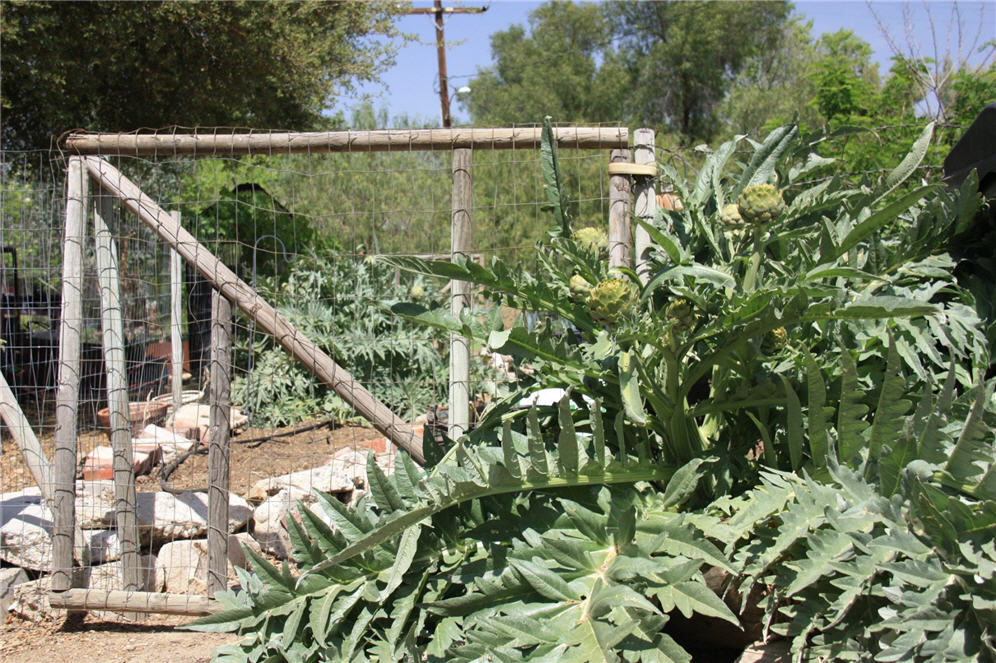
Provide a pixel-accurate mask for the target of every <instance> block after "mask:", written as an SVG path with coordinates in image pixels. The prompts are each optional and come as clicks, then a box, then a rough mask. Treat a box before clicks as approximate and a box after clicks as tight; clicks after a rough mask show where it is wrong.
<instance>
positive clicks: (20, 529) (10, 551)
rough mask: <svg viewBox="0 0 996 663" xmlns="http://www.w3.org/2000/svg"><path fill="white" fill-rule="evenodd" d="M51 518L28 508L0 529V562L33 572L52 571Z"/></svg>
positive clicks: (39, 506) (45, 509) (43, 511)
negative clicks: (1, 559) (0, 559)
mask: <svg viewBox="0 0 996 663" xmlns="http://www.w3.org/2000/svg"><path fill="white" fill-rule="evenodd" d="M51 532H52V514H51V513H50V512H49V510H48V507H46V506H45V505H43V504H28V505H27V506H25V507H23V508H22V509H21V510H20V511H19V512H18V513H17V514H16V515H15V516H13V517H11V518H9V519H7V522H5V523H4V524H3V526H0V558H3V560H4V561H6V562H8V563H10V564H12V565H14V566H20V567H23V568H25V569H31V570H33V571H44V570H48V569H50V568H52V534H51Z"/></svg>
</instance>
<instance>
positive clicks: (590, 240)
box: [572, 228, 609, 253]
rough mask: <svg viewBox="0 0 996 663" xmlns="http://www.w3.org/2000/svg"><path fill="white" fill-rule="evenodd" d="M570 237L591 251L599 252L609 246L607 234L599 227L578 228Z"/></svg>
mask: <svg viewBox="0 0 996 663" xmlns="http://www.w3.org/2000/svg"><path fill="white" fill-rule="evenodd" d="M572 239H573V240H574V241H575V242H577V243H578V244H580V245H581V246H583V247H584V248H585V249H586V250H588V251H591V252H592V253H601V252H602V251H605V250H607V249H608V248H609V236H608V235H607V234H605V231H604V230H602V229H600V228H578V229H577V230H575V231H574V234H573V235H572Z"/></svg>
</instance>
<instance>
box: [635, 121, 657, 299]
mask: <svg viewBox="0 0 996 663" xmlns="http://www.w3.org/2000/svg"><path fill="white" fill-rule="evenodd" d="M654 151H655V150H654V130H653V129H637V130H636V131H634V132H633V163H635V164H638V165H644V164H646V165H650V164H655V163H656V162H657V157H656V155H655V154H654ZM635 179H636V181H635V183H634V189H635V191H634V193H635V196H636V202H635V204H634V209H633V212H634V213H635V214H636V216H638V217H640V218H641V219H643V220H644V221H646V222H648V223H649V222H651V221H653V220H654V215H655V214H657V190H656V185H655V182H656V179H657V178H656V177H655V176H650V175H637V176H636V177H635ZM634 234H635V237H634V247H633V248H634V252H635V253H636V273H637V275H638V276H639V277H640V281H642V282H643V283H644V284H646V283H647V282H649V281H650V257H649V255H647V252H648V250H649V249H650V234H649V233H648V232H647V231H646V230H644V229H643V228H641V227H639V226H638V227H637V228H636V232H635V233H634Z"/></svg>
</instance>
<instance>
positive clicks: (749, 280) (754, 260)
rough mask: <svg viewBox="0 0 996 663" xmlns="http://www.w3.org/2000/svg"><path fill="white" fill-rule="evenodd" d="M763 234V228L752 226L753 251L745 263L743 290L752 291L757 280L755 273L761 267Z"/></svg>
mask: <svg viewBox="0 0 996 663" xmlns="http://www.w3.org/2000/svg"><path fill="white" fill-rule="evenodd" d="M763 234H764V230H763V229H762V228H754V253H752V254H751V256H750V262H749V263H748V265H747V274H746V276H744V292H753V290H754V287H755V284H756V282H757V273H758V271H759V269H760V267H761V255H762V253H763V251H764V244H763V242H762V239H763V237H762V235H763Z"/></svg>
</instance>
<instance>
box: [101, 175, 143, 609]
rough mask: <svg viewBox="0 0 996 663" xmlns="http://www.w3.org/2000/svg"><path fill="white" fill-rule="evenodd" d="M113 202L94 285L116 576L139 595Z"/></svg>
mask: <svg viewBox="0 0 996 663" xmlns="http://www.w3.org/2000/svg"><path fill="white" fill-rule="evenodd" d="M113 211H114V201H113V199H112V198H110V197H109V196H107V195H106V194H105V195H101V196H97V198H96V199H95V206H94V214H93V229H94V242H95V244H96V254H95V255H96V261H97V281H98V283H99V284H100V325H101V329H102V331H103V345H104V365H105V369H106V372H107V407H108V410H109V411H110V424H111V447H112V448H113V450H114V457H113V463H114V465H113V467H114V510H115V514H116V516H117V525H118V539H119V540H120V541H121V570H122V576H123V580H124V588H125V589H126V590H139V589H142V587H143V585H144V583H143V581H142V577H141V570H140V568H139V567H140V559H141V553H142V551H141V546H140V544H139V540H138V516H137V514H136V507H135V503H136V497H135V467H134V464H135V455H134V453H133V452H132V447H131V417H130V416H129V410H128V371H127V367H126V365H125V347H124V320H123V319H122V313H121V284H120V282H119V278H118V254H117V247H116V246H115V244H114V237H113V236H112V235H111V229H110V225H109V222H110V219H111V215H112V214H113Z"/></svg>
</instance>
